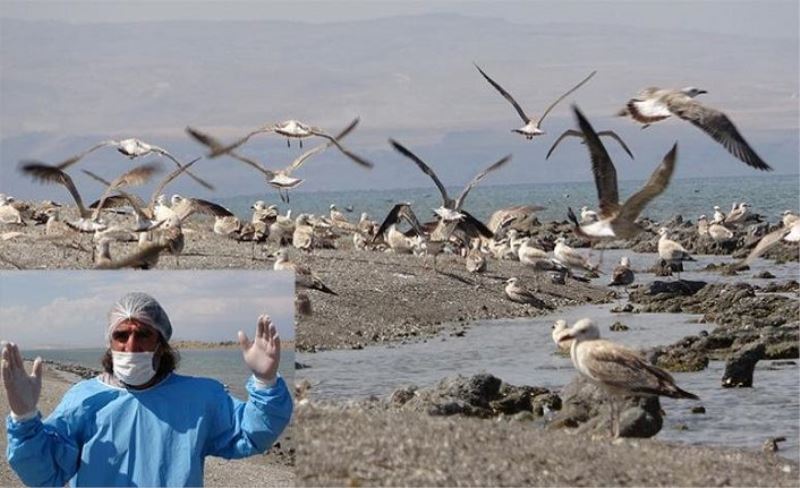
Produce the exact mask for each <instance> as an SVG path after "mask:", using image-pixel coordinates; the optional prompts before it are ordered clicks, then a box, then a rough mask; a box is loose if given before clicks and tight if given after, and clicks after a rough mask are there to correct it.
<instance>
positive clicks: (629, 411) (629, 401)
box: [548, 375, 663, 437]
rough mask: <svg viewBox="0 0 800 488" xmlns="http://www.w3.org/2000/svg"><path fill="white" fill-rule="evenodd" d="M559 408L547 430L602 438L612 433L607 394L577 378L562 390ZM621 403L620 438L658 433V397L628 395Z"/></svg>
mask: <svg viewBox="0 0 800 488" xmlns="http://www.w3.org/2000/svg"><path fill="white" fill-rule="evenodd" d="M561 398H562V409H561V411H560V412H558V414H556V416H555V417H554V418H553V420H552V421H551V422H550V424H549V425H548V428H549V429H558V428H577V429H578V432H587V433H596V434H601V435H605V434H608V433H610V431H611V417H610V414H609V412H610V410H609V404H608V395H607V393H606V392H605V391H604V390H603V389H602V388H600V387H598V386H597V385H595V384H594V383H592V382H591V381H590V380H588V379H586V378H584V377H583V376H581V375H576V376H575V377H574V378H573V380H572V381H571V382H570V383H569V384H567V386H565V387H564V389H563V390H562V391H561ZM618 401H619V402H620V437H652V436H654V435H656V434H657V433H658V431H660V430H661V427H662V425H663V417H662V414H661V403H660V402H659V400H658V397H635V396H627V397H625V398H624V399H622V400H618Z"/></svg>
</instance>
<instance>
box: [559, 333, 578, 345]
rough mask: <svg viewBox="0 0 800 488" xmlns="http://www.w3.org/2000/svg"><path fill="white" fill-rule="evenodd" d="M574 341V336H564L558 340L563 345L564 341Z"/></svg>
mask: <svg viewBox="0 0 800 488" xmlns="http://www.w3.org/2000/svg"><path fill="white" fill-rule="evenodd" d="M572 339H575V336H574V335H572V334H564V335H562V336H561V337H559V338H558V342H559V343H562V342H564V341H568V340H572Z"/></svg>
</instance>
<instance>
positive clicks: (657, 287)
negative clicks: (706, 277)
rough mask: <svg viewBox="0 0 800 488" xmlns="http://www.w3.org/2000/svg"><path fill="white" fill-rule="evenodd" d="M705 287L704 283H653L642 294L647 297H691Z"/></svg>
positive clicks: (683, 281) (682, 281) (685, 281)
mask: <svg viewBox="0 0 800 488" xmlns="http://www.w3.org/2000/svg"><path fill="white" fill-rule="evenodd" d="M706 285H707V283H706V282H705V281H688V280H677V281H654V282H652V283H650V287H649V288H648V289H647V290H646V291H644V293H646V294H648V295H659V294H661V293H669V294H671V295H678V296H692V295H694V294H695V293H697V292H698V291H700V290H701V289H702V288H703V287H704V286H706Z"/></svg>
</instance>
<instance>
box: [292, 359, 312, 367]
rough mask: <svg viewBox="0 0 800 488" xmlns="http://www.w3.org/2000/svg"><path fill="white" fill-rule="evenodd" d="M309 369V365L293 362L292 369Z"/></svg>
mask: <svg viewBox="0 0 800 488" xmlns="http://www.w3.org/2000/svg"><path fill="white" fill-rule="evenodd" d="M310 367H311V366H309V365H307V364H304V363H301V362H299V361H295V362H294V369H308V368H310Z"/></svg>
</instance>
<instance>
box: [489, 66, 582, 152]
mask: <svg viewBox="0 0 800 488" xmlns="http://www.w3.org/2000/svg"><path fill="white" fill-rule="evenodd" d="M475 67H476V68H478V71H479V72H480V74H481V75H482V76H483V77H484V78H486V81H488V82H489V84H490V85H492V86H493V87H494V88H495V89H496V90H497V91H498V92H500V94H501V95H503V98H505V99H506V100H508V102H509V103H510V104H511V105H512V106H513V107H514V109H515V110H516V111H517V113H518V114H519V116H520V118H522V121H523V122H525V125H523V126H522V127H520V128H519V129H512V132H516V133H517V134H522V135H523V136H525V138H526V139H533V136H540V135H542V134H544V133H545V132H544V131H543V130H542V122H543V121H544V119H545V117H547V114H549V113H550V111H551V110H553V108H554V107H555V106H556V105H558V102H560V101H561V100H563V99H565V98H567V97H568V96H569V95H570V94H572V93H573V92H574V91H575V90H577V89H578V88H580V87H582V86H583V85H584V83H586V82H587V81H589V80H590V79H591V78H592V76H594V75H595V74H596V73H597V71H592V72H591V74H589V76H587V77H586V78H584V79H583V80H581V82H580V83H578V84H577V85H575V86H573V87H572V88H570V89H569V90H568V91H567V92H566V93H564V94H563V95H561V96H560V97H558V98H557V99H556V101H555V102H553V103H551V104H550V106H549V107H547V110H545V111H544V113H543V114H542V116H541V117H539V118H538V119H535V118H531V117H528V115H527V114H526V113H525V111H524V110H522V107H521V106H520V104H519V103H517V101H516V100H514V97H512V96H511V94H510V93H508V92H507V91H505V90H504V89H503V87H502V86H500V85H499V84H498V83H497V82H496V81H494V80H493V79H491V78H490V77H489V75H487V74H486V73H485V72H484V71H483V70H482V69H481V67H480V66H478V65H477V64H475Z"/></svg>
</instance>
